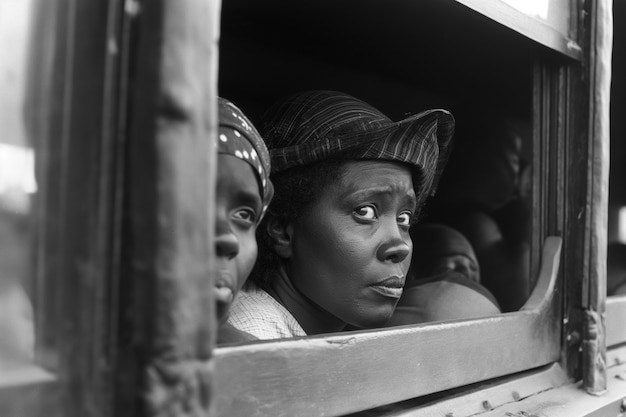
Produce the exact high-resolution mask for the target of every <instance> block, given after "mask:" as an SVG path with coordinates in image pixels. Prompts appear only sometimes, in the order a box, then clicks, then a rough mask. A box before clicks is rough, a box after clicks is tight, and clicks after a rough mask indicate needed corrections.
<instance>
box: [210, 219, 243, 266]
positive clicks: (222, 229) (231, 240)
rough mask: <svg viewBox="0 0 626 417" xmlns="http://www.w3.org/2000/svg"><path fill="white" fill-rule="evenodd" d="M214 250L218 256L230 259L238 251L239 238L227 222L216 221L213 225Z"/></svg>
mask: <svg viewBox="0 0 626 417" xmlns="http://www.w3.org/2000/svg"><path fill="white" fill-rule="evenodd" d="M215 234H216V236H215V252H216V253H217V256H218V257H225V258H228V259H232V258H234V257H235V256H237V254H238V253H239V239H237V235H236V234H235V233H234V232H233V231H232V229H231V228H230V226H229V225H228V222H219V221H218V222H217V224H216V227H215Z"/></svg>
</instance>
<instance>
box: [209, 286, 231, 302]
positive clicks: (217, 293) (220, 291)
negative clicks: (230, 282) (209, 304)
mask: <svg viewBox="0 0 626 417" xmlns="http://www.w3.org/2000/svg"><path fill="white" fill-rule="evenodd" d="M213 296H214V297H215V300H216V301H217V302H218V303H225V304H230V303H232V302H233V298H234V294H233V290H231V289H230V288H228V287H218V286H217V285H216V286H215V287H213Z"/></svg>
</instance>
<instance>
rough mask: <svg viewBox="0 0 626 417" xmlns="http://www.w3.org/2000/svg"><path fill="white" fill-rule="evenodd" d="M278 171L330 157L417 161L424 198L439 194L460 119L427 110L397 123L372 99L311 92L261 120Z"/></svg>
mask: <svg viewBox="0 0 626 417" xmlns="http://www.w3.org/2000/svg"><path fill="white" fill-rule="evenodd" d="M261 130H262V135H263V138H264V139H265V142H266V144H267V147H268V148H269V150H270V155H271V161H272V173H277V172H281V171H284V170H286V169H289V168H292V167H295V166H300V165H307V164H311V163H313V162H316V161H320V160H324V159H356V160H363V159H373V160H385V161H396V162H404V163H407V164H411V165H413V167H414V171H416V172H417V174H418V175H417V176H416V178H417V179H416V180H415V181H418V183H417V184H414V187H415V189H416V191H419V192H418V193H417V194H418V200H419V202H422V201H423V200H424V199H425V198H426V197H427V196H428V195H432V194H434V191H435V189H436V186H437V182H438V180H439V177H440V175H441V172H442V171H443V168H444V166H445V164H446V161H447V159H448V154H449V147H450V142H451V139H452V135H453V133H454V118H453V117H452V115H451V114H450V113H449V112H447V111H445V110H427V111H424V112H422V113H419V114H416V115H413V116H409V117H407V118H406V119H404V120H401V121H398V122H393V121H392V120H390V119H389V118H388V117H387V116H385V115H384V114H382V113H381V112H380V111H378V110H377V109H375V108H374V107H372V106H370V105H369V104H367V103H365V102H363V101H361V100H358V99H356V98H354V97H352V96H350V95H348V94H344V93H340V92H336V91H325V90H320V91H307V92H303V93H298V94H296V95H293V96H291V97H289V98H287V99H286V100H284V101H282V102H280V103H279V104H277V105H276V106H274V107H273V108H272V109H271V110H270V111H269V112H268V113H267V114H266V115H265V117H264V120H263V123H262V124H261Z"/></svg>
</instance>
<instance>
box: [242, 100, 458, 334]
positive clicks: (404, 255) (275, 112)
mask: <svg viewBox="0 0 626 417" xmlns="http://www.w3.org/2000/svg"><path fill="white" fill-rule="evenodd" d="M261 126H262V127H261V129H262V132H263V137H264V138H265V140H266V143H267V145H268V148H269V150H270V154H271V157H272V182H273V183H274V186H275V187H276V195H275V198H274V200H273V201H272V204H271V205H270V208H269V211H268V216H267V218H266V220H265V221H264V227H262V228H261V229H260V242H262V246H261V247H262V249H261V253H260V258H259V264H258V266H259V268H258V269H256V270H255V273H253V279H254V280H255V282H256V284H257V285H258V286H261V287H262V288H264V289H267V290H268V292H270V293H271V294H272V295H274V296H275V298H277V299H279V300H281V301H282V302H284V304H285V307H286V308H287V309H288V310H289V311H290V312H291V313H292V314H293V315H294V316H295V317H296V319H297V320H298V321H299V322H300V323H301V324H302V325H303V328H304V329H305V331H306V332H307V334H314V333H320V332H329V331H336V330H340V329H342V328H343V327H344V326H345V324H346V323H348V324H351V325H354V326H357V327H361V328H369V327H376V326H380V325H382V324H384V322H386V321H387V320H388V319H389V317H390V316H391V314H392V313H393V310H394V308H395V305H396V303H397V301H398V299H399V297H400V295H401V294H402V287H403V285H404V282H405V277H406V272H407V270H408V267H409V263H410V258H411V252H412V243H411V239H410V236H409V227H410V225H411V222H412V219H414V218H415V217H416V216H417V214H418V212H419V209H420V207H421V205H422V203H423V202H424V200H425V199H426V197H428V196H429V195H430V194H431V193H432V192H433V191H434V189H435V187H436V184H437V181H438V178H439V176H440V174H441V171H442V169H443V166H444V165H445V161H446V159H447V154H448V146H449V143H450V140H451V137H452V133H453V126H454V120H453V118H452V116H451V115H450V114H449V113H448V112H446V111H443V110H430V111H426V112H423V113H420V114H417V115H413V116H410V117H408V118H406V119H405V120H402V121H398V122H393V121H391V120H390V119H389V118H387V117H386V116H385V115H384V114H382V113H381V112H380V111H379V110H377V109H375V108H374V107H372V106H371V105H369V104H367V103H365V102H363V101H361V100H359V99H356V98H354V97H352V96H350V95H347V94H344V93H340V92H335V91H309V92H304V93H300V94H296V95H294V96H291V97H289V98H287V99H286V100H284V101H282V102H281V103H279V104H278V105H277V106H275V107H274V108H273V109H272V110H270V112H269V113H268V114H267V115H266V117H265V119H264V123H263V124H262V125H261ZM285 300H287V301H285ZM303 317H304V319H303ZM307 320H308V322H309V323H313V324H312V325H309V326H307V324H306V323H303V322H305V321H307Z"/></svg>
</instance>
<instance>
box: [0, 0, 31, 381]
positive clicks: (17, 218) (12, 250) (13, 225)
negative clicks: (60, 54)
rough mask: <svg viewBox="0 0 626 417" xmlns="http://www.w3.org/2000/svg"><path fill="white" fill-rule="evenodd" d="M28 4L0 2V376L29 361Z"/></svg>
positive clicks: (24, 0) (21, 0)
mask: <svg viewBox="0 0 626 417" xmlns="http://www.w3.org/2000/svg"><path fill="white" fill-rule="evenodd" d="M31 4H32V2H31V1H29V0H3V1H0V50H2V51H3V52H2V54H3V58H2V60H0V91H2V94H1V98H0V126H2V135H0V334H1V335H2V337H0V372H2V370H5V369H8V368H13V367H16V366H19V365H23V364H24V363H28V362H31V361H32V360H33V356H34V346H35V331H34V321H33V317H34V314H33V302H32V299H33V297H32V287H33V282H32V279H31V277H32V274H33V270H32V268H31V266H32V262H31V255H32V253H31V248H32V237H33V233H32V225H31V223H32V222H31V218H32V213H33V210H32V206H33V196H34V195H35V193H36V192H37V183H36V181H35V177H34V161H35V154H34V152H33V147H32V145H31V141H30V140H29V138H28V137H27V134H26V128H25V124H24V117H23V107H24V104H25V94H26V76H27V72H28V71H26V61H27V51H28V42H29V39H28V28H29V25H28V23H29V21H30V8H31Z"/></svg>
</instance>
